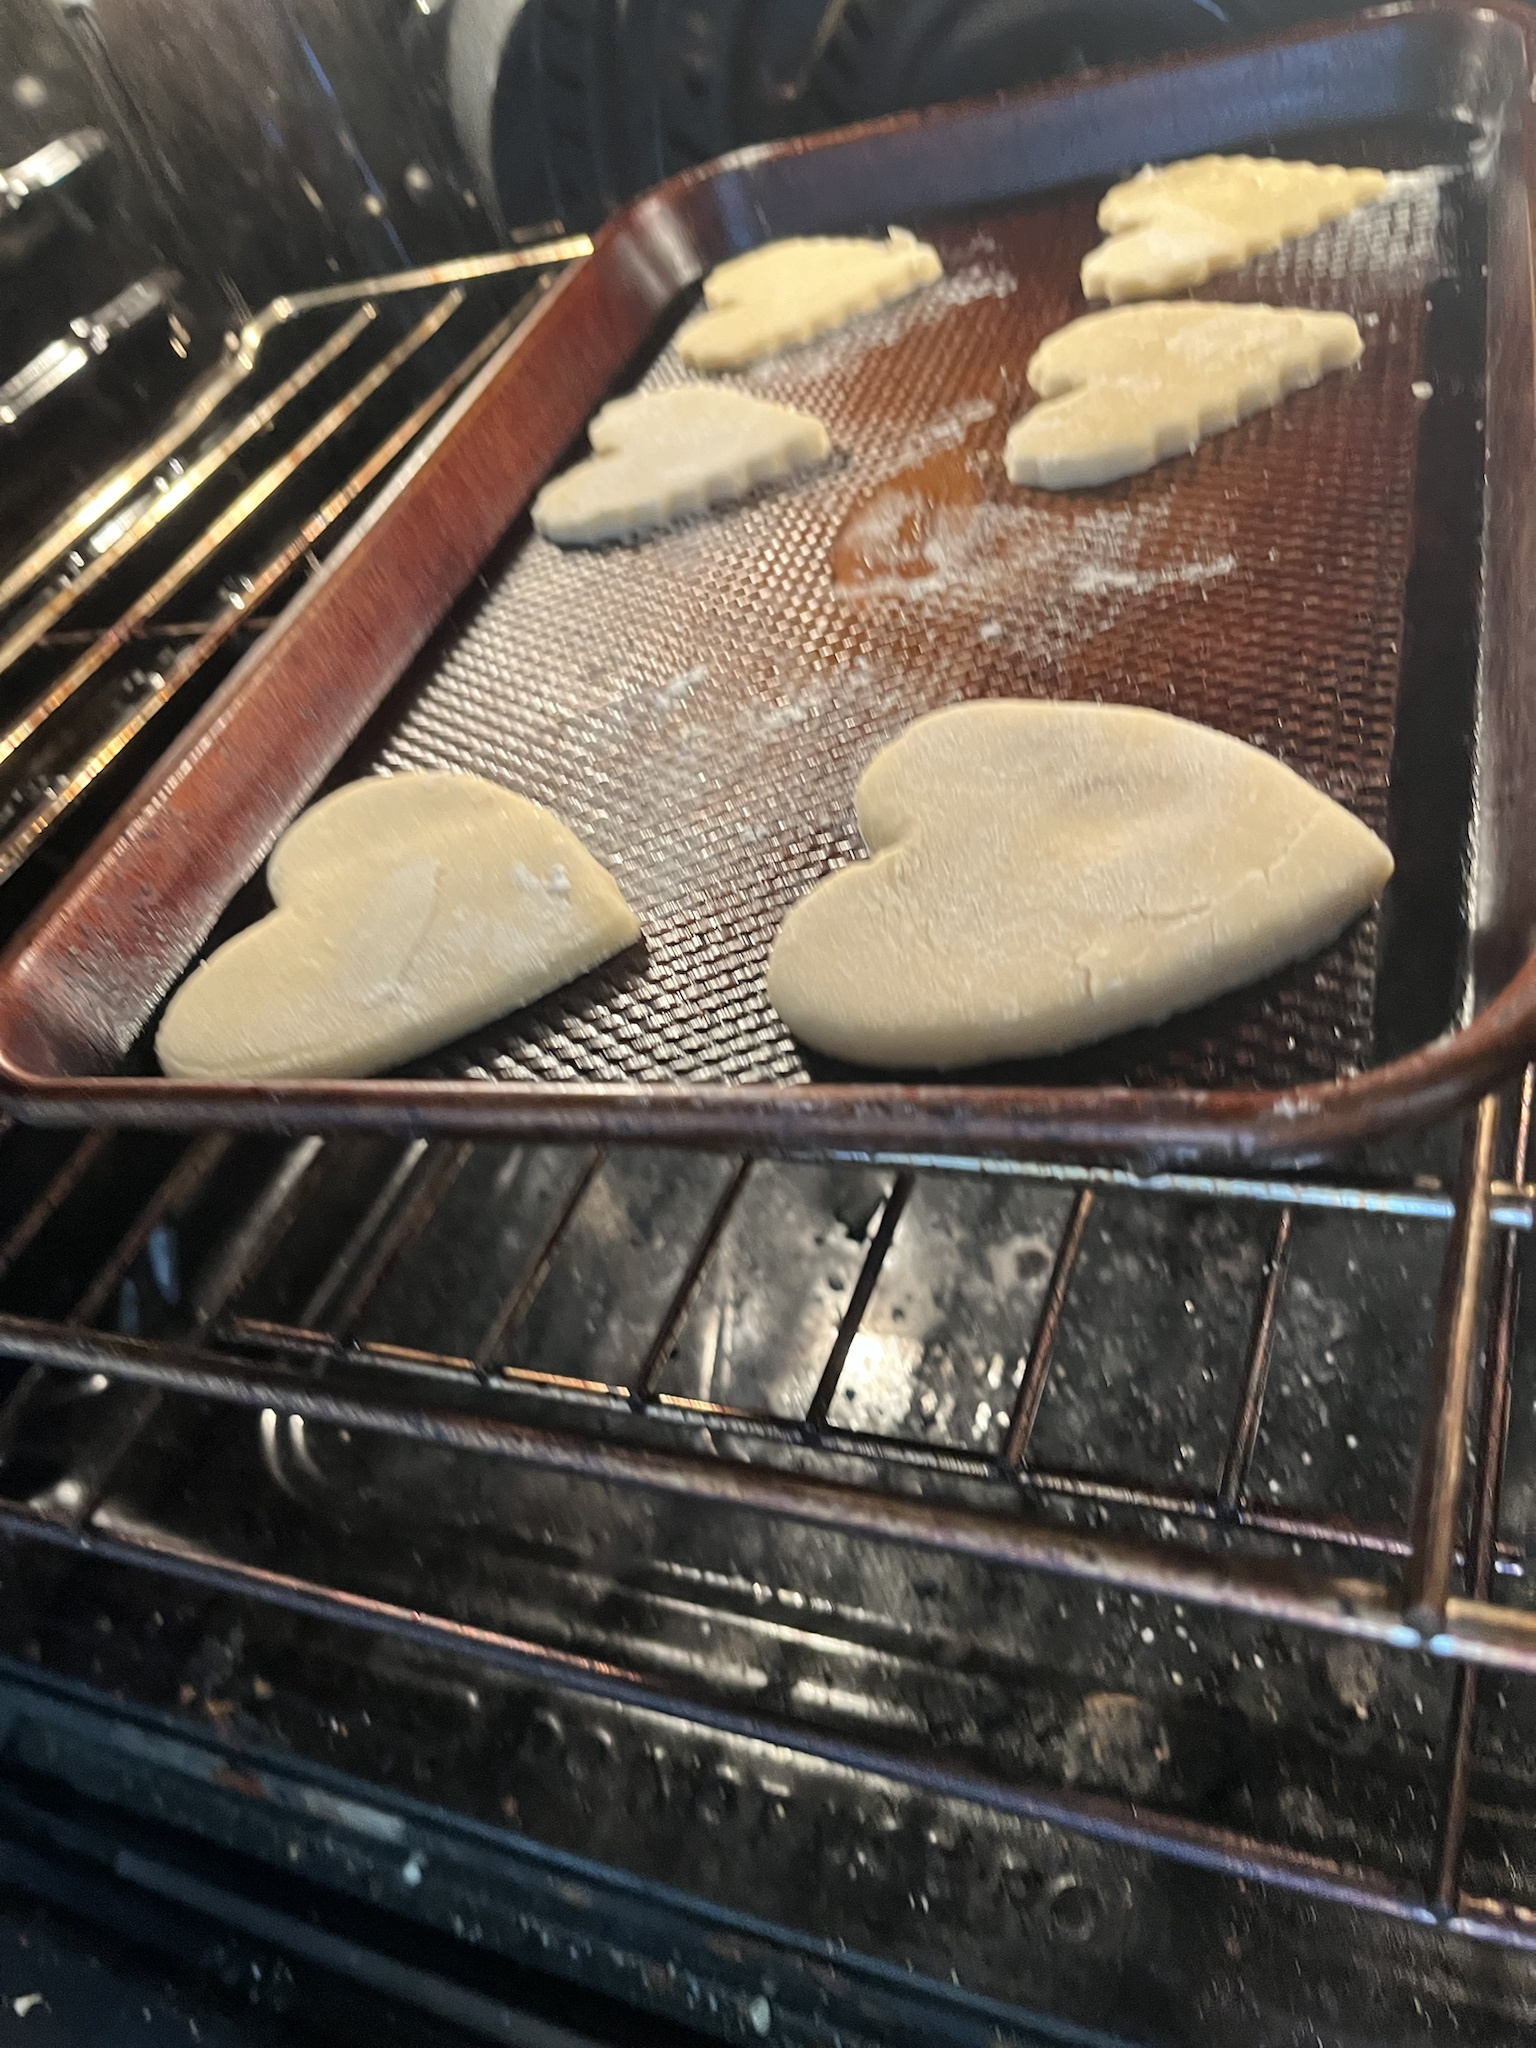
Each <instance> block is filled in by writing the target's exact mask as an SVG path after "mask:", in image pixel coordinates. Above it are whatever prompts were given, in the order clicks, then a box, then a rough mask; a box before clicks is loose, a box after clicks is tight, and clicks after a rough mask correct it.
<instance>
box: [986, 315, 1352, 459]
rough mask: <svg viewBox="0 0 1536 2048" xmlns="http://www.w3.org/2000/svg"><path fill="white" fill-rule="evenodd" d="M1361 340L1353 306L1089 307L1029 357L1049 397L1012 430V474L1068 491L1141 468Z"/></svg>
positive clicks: (1331, 365)
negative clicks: (1347, 309) (1336, 309)
mask: <svg viewBox="0 0 1536 2048" xmlns="http://www.w3.org/2000/svg"><path fill="white" fill-rule="evenodd" d="M1361 347H1362V344H1361V340H1360V330H1359V329H1358V328H1357V327H1356V325H1355V323H1354V321H1353V320H1352V319H1351V318H1350V317H1349V315H1348V314H1347V313H1302V312H1294V311H1291V310H1290V309H1288V308H1284V307H1275V306H1226V305H1215V304H1205V303H1203V302H1202V303H1191V302H1188V301H1186V302H1183V303H1181V304H1178V305H1163V304H1153V305H1146V306H1117V307H1116V308H1114V310H1113V311H1111V312H1107V313H1085V314H1084V315H1083V317H1082V319H1080V320H1073V321H1071V322H1070V323H1069V324H1068V325H1067V326H1065V327H1062V328H1058V330H1057V331H1056V333H1055V334H1053V335H1051V336H1050V338H1049V339H1048V340H1046V341H1043V342H1042V343H1041V344H1040V346H1039V348H1037V349H1036V350H1035V353H1034V355H1033V356H1032V357H1031V358H1030V362H1029V370H1028V373H1027V374H1028V377H1029V381H1030V383H1031V385H1032V386H1033V387H1034V389H1035V390H1036V391H1037V392H1039V394H1040V397H1041V400H1042V401H1043V402H1042V403H1041V404H1039V405H1036V406H1034V407H1032V408H1031V409H1030V411H1028V412H1027V413H1025V414H1024V416H1023V418H1022V419H1020V420H1017V421H1016V422H1015V423H1014V426H1013V427H1012V429H1011V430H1010V432H1009V435H1008V441H1007V445H1006V447H1005V449H1004V451H1003V460H1004V463H1005V466H1006V468H1007V471H1008V477H1009V481H1010V482H1011V483H1016V484H1034V485H1037V486H1038V487H1040V488H1041V489H1043V490H1047V491H1070V490H1077V489H1079V488H1080V487H1081V486H1083V485H1086V484H1107V483H1112V482H1113V481H1114V480H1115V479H1116V478H1117V477H1122V476H1134V475H1136V474H1137V472H1138V471H1140V470H1143V469H1150V468H1151V467H1152V466H1153V464H1154V463H1157V462H1162V461H1164V460H1165V459H1166V458H1167V457H1168V456H1170V455H1188V454H1190V453H1192V452H1193V450H1194V449H1195V448H1196V447H1198V446H1199V444H1200V442H1201V441H1205V440H1209V439H1210V437H1211V435H1213V434H1221V433H1225V432H1226V430H1227V428H1228V427H1235V426H1236V425H1237V423H1238V421H1239V420H1244V419H1247V418H1248V416H1249V415H1250V414H1251V413H1256V412H1262V411H1263V410H1264V409H1265V407H1266V406H1271V405H1275V404H1278V402H1279V401H1280V399H1282V398H1283V397H1284V396H1285V395H1286V393H1287V392H1290V391H1301V390H1304V389H1306V387H1307V386H1309V385H1312V384H1316V383H1318V382H1319V381H1320V380H1321V379H1322V378H1323V377H1324V376H1326V375H1327V373H1328V372H1329V371H1330V370H1342V369H1345V368H1347V367H1348V365H1349V364H1351V363H1354V362H1358V361H1359V358H1360V354H1361Z"/></svg>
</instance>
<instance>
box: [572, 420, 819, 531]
mask: <svg viewBox="0 0 1536 2048" xmlns="http://www.w3.org/2000/svg"><path fill="white" fill-rule="evenodd" d="M587 435H588V439H589V440H590V441H591V443H592V453H591V454H590V455H589V456H588V457H587V459H586V461H585V462H578V463H576V464H575V465H574V467H573V468H571V469H568V470H566V471H565V472H564V474H563V475H561V476H557V477H555V478H553V479H552V481H551V482H549V483H547V484H546V485H545V486H544V488H543V490H542V491H540V493H539V495H538V496H537V497H536V498H535V499H534V501H533V523H534V525H535V527H537V529H538V531H539V532H540V533H542V534H543V535H544V537H545V538H546V540H553V541H559V542H560V543H561V544H562V545H563V546H567V547H590V546H592V545H595V544H596V543H597V542H598V541H605V540H634V539H637V538H638V537H639V536H640V535H641V534H645V533H651V532H653V531H654V530H655V529H656V528H657V527H659V526H670V525H671V524H672V522H673V520H675V519H683V518H685V517H686V516H687V515H688V514H689V513H690V512H704V511H707V510H708V508H709V507H710V506H711V505H724V504H729V503H731V502H732V501H733V500H734V499H737V498H744V497H745V496H746V495H747V493H748V491H751V490H754V489H756V487H757V486H758V485H759V484H765V483H774V482H777V481H778V480H779V479H780V478H781V477H787V476H794V475H795V474H796V473H797V472H798V471H800V470H802V469H809V468H811V467H813V466H814V465H815V464H816V463H818V462H824V461H825V460H826V458H827V456H828V455H830V454H831V452H832V443H831V442H830V441H829V440H828V438H827V430H826V428H825V427H824V426H823V425H822V424H821V421H820V420H818V419H815V418H813V417H812V415H811V414H810V413H808V412H796V411H795V409H794V407H793V406H789V405H773V404H771V403H770V402H769V401H768V400H767V399H766V398H752V397H750V396H748V394H747V393H746V392H744V391H729V390H722V389H721V388H720V387H719V386H718V385H713V384H679V385H676V386H674V387H673V389H672V390H670V391H647V392H641V393H639V394H637V395H636V396H635V397H633V398H615V399H614V400H613V401H612V402H611V403H610V404H608V405H605V406H604V407H603V409H602V411H601V412H599V413H597V414H595V415H594V417H593V420H592V424H591V426H590V427H589V428H588V430H587Z"/></svg>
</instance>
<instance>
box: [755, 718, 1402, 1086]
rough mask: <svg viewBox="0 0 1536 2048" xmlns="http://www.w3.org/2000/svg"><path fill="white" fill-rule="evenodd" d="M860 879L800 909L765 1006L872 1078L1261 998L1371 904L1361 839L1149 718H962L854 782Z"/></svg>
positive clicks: (1378, 862) (1255, 766)
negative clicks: (1251, 986)
mask: <svg viewBox="0 0 1536 2048" xmlns="http://www.w3.org/2000/svg"><path fill="white" fill-rule="evenodd" d="M857 809H858V818H859V826H860V829H861V830H862V831H863V834H864V837H865V840H866V841H867V842H868V845H869V849H870V855H871V858H870V859H869V860H867V861H859V862H856V863H855V864H854V865H853V866H851V867H845V868H841V869H839V870H838V871H837V873H835V874H833V875H830V876H828V878H827V879H826V880H825V881H824V882H821V883H820V884H818V886H817V887H816V888H814V889H813V890H812V891H811V892H810V894H809V895H808V896H806V897H804V898H803V899H802V900H801V901H800V902H799V903H797V904H796V905H795V907H794V909H793V910H791V911H790V913H789V915H788V917H787V918H786V919H785V920H784V924H783V927H782V929H781V930H780V932H779V936H778V938H777V940H776V941H775V943H774V947H773V952H772V954H771V956H770V958H769V962H768V999H769V1001H770V1002H771V1003H772V1004H773V1006H774V1008H775V1009H776V1010H777V1011H778V1012H779V1015H780V1016H781V1017H782V1018H783V1019H784V1021H785V1023H786V1024H787V1025H788V1026H789V1028H790V1030H791V1031H793V1032H794V1033H795V1034H796V1036H797V1037H799V1038H802V1039H804V1040H805V1042H806V1043H807V1044H808V1045H812V1046H814V1047H816V1048H817V1050H818V1051H821V1052H825V1053H831V1054H832V1055H834V1056H835V1057H836V1058H839V1059H845V1060H854V1061H858V1062H859V1063H861V1064H863V1065H866V1066H876V1067H960V1066H970V1065H974V1064H975V1063H976V1062H978V1061H982V1060H996V1059H1015V1058H1030V1057H1033V1056H1035V1055H1037V1054H1045V1053H1054V1052H1063V1051H1065V1050H1067V1049H1068V1048H1069V1047H1072V1046H1076V1045H1086V1044H1089V1043H1091V1042H1093V1041H1094V1040H1096V1039H1101V1038H1109V1037H1112V1036H1113V1035H1114V1034H1115V1033H1116V1032H1120V1031H1128V1030H1130V1029H1131V1028H1132V1027H1133V1026H1136V1025H1142V1024H1155V1023H1159V1022H1161V1020H1162V1019H1163V1018H1165V1017H1169V1016H1171V1015H1172V1014H1173V1013H1174V1012H1175V1011H1177V1010H1185V1009H1190V1008H1193V1007H1194V1005H1196V1004H1197V1003H1203V1002H1207V1001H1208V1000H1209V999H1210V998H1211V997H1212V996H1217V995H1220V994H1222V993H1223V992H1224V991H1225V990H1227V989H1233V988H1238V987H1241V986H1242V985H1243V984H1244V983H1245V982H1250V981H1256V980H1258V979H1259V978H1260V977H1261V976H1263V975H1266V974H1269V973H1271V972H1273V971H1274V969H1276V968H1277V967H1281V966H1283V965H1284V964H1285V963H1286V962H1287V961H1289V960H1296V959H1300V958H1301V957H1302V956H1303V955H1305V954H1307V953H1311V952H1314V951H1315V950H1316V949H1317V948H1318V947H1319V946H1322V945H1324V944H1325V943H1326V942H1327V941H1328V940H1330V939H1333V938H1335V937H1337V935H1338V934H1339V933H1340V932H1341V931H1342V930H1343V929H1344V927H1345V926H1346V925H1347V924H1349V923H1350V922H1351V921H1352V920H1353V919H1354V918H1356V917H1358V916H1359V914H1360V913H1361V912H1362V911H1363V910H1365V909H1366V908H1367V907H1368V906H1369V905H1370V904H1371V903H1372V902H1374V900H1375V898H1376V897H1377V896H1378V895H1379V894H1380V893H1381V890H1382V889H1383V888H1384V887H1385V885H1386V882H1387V878H1388V877H1389V876H1390V874H1391V872H1392V856H1391V854H1390V853H1388V851H1387V849H1386V847H1385V846H1383V844H1382V843H1381V841H1380V840H1379V839H1378V838H1377V837H1376V835H1375V833H1374V832H1371V831H1369V830H1368V829H1367V828H1366V827H1365V826H1364V825H1362V824H1361V823H1360V822H1359V820H1358V819H1357V818H1353V817H1351V816H1350V814H1349V812H1348V811H1346V810H1344V809H1342V808H1341V806H1340V805H1338V804H1336V803H1334V802H1332V801H1331V800H1330V799H1329V798H1328V797H1325V796H1321V795H1319V793H1318V792H1317V791H1316V790H1315V789H1313V788H1311V787H1310V786H1309V785H1308V784H1307V783H1305V782H1303V781H1302V779H1301V777H1300V776H1299V775H1295V774H1293V773H1292V772H1291V770H1290V769H1289V768H1285V767H1282V766H1281V764H1280V763H1279V762H1278V761H1275V760H1272V759H1271V758H1270V756H1269V755H1268V754H1264V753H1261V752H1260V751H1259V749H1258V748H1257V747H1250V746H1245V745H1244V744H1243V742H1242V741H1241V740H1234V739H1228V738H1226V737H1225V736H1224V735H1223V734H1221V733H1216V732H1211V731H1210V730H1209V729H1208V728H1207V727H1205V726H1201V725H1192V724H1189V723H1188V722H1187V721H1186V720H1184V719H1180V718H1170V717H1169V716H1167V715H1166V714H1165V713H1163V712H1160V711H1137V710H1132V709H1128V708H1125V707H1120V706H1111V705H1090V704H1044V703H985V704H964V705H960V706H957V707H956V708H954V709H952V710H949V711H937V712H934V713H932V714H931V715H930V716H928V717H926V718H920V719H919V720H918V721H917V722H916V724H915V725H912V726H910V727H908V729H907V731H906V732H904V733H903V734H902V735H901V737H900V738H899V739H898V740H896V741H894V742H893V743H892V744H891V745H890V746H888V747H886V748H884V749H883V750H882V751H881V752H880V753H879V754H877V755H876V757H875V759H874V760H873V761H872V762H871V763H870V765H869V767H868V768H867V769H866V770H865V772H864V775H863V777H862V779H861V780H860V783H859V787H858V795H857Z"/></svg>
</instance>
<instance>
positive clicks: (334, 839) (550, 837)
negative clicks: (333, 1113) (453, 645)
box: [155, 774, 640, 1080]
mask: <svg viewBox="0 0 1536 2048" xmlns="http://www.w3.org/2000/svg"><path fill="white" fill-rule="evenodd" d="M267 882H268V886H269V887H270V889H271V892H272V899H273V901H274V903H275V904H276V905H277V908H276V909H275V910H274V911H273V912H272V913H271V915H270V916H268V917H264V918H263V919H262V920H261V922H260V923H259V924H254V925H251V926H250V927H249V928H248V929H247V930H245V931H243V932H239V933H237V934H236V936H235V937H234V938H232V939H230V940H228V941H227V942H226V943H225V944H224V945H222V946H220V947H219V949H218V950H217V952H215V953H214V954H213V955H212V956H211V958H209V959H208V960H206V961H205V962H204V963H203V965H202V966H201V967H199V968H198V969H197V970H196V971H195V973H193V974H191V975H190V976H189V977H188V978H187V980H186V981H184V982H183V983H182V985H181V987H180V988H179V989H178V990H177V992H176V994H175V995H174V996H173V997H172V998H171V1002H170V1006H169V1008H168V1009H167V1010H166V1013H165V1016H164V1018H163V1020H162V1022H161V1025H160V1030H159V1034H158V1036H157V1037H156V1039H155V1051H156V1053H157V1054H158V1055H159V1059H160V1064H161V1066H162V1067H163V1068H164V1069H165V1071H166V1073H168V1074H171V1075H174V1076H176V1077H178V1078H180V1079H186V1080H243V1079H251V1080H257V1079H259V1080H293V1079H302V1078H304V1077H306V1076H309V1077H321V1076H323V1077H327V1078H332V1079H346V1078H348V1077H349V1076H354V1075H359V1074H377V1073H379V1072H381V1071H383V1070H384V1069H386V1068H389V1067H396V1066H399V1065H400V1064H401V1063H402V1062H403V1061H405V1060H409V1059H414V1058H416V1057H417V1055H418V1054H420V1053H424V1052H430V1051H431V1050H432V1048H433V1047H434V1046H438V1045H446V1044H447V1043H448V1042H449V1041H450V1040H451V1039H455V1038H458V1037H461V1036H462V1035H463V1033H464V1032H466V1031H474V1030H476V1029H478V1027H479V1026H480V1025H482V1024H488V1023H490V1021H491V1020H492V1018H494V1017H500V1016H503V1015H505V1013H506V1012H507V1011H509V1010H516V1009H520V1008H521V1007H522V1006H523V1005H524V1004H525V1003H531V1002H533V1001H535V1000H536V999H537V998H538V997H539V996H542V995H547V994H548V993H549V991H550V990H551V989H555V988H559V987H560V986H561V985H562V984H563V983H565V982H567V981H572V980H574V979H575V977H576V976H577V975H578V974H585V973H586V972H587V970H588V969H589V968H592V967H596V966H597V965H598V963H599V962H600V961H602V960H606V959H608V958H609V956H610V955H611V954H614V953H617V952H620V951H621V950H622V949H623V948H624V947H625V946H628V945H631V944H632V943H633V942H634V940H636V939H637V938H638V937H639V936H640V925H639V921H638V919H637V918H636V917H635V914H634V912H633V911H632V910H631V909H630V907H629V905H628V904H627V903H626V902H625V901H624V898H623V897H622V896H621V895H620V893H619V890H618V886H617V884H616V883H615V882H614V880H613V878H612V876H611V875H609V874H608V873H607V871H606V870H605V869H604V868H602V867H600V866H599V865H598V863H597V862H596V861H595V860H594V859H593V858H592V856H591V854H590V853H588V852H587V850H586V848H585V847H584V846H583V845H582V844H581V841H580V840H579V839H578V838H577V837H576V835H575V833H574V832H572V831H570V830H569V829H568V827H566V826H565V825H562V824H561V822H560V820H559V819H558V818H556V817H553V816H552V815H551V814H550V813H549V812H548V811H546V810H544V809H543V808H542V807H541V806H540V805H538V804H535V803H530V802H529V801H528V799H527V798H526V797H520V796H514V795H512V793H511V792H510V791H509V790H505V789H500V788H498V787H497V785H496V784H495V783H492V782H484V781H482V780H481V779H480V778H479V777H478V776H474V775H439V774H423V775H390V776H369V777H367V778H365V779H364V780H363V781H361V782H352V783H348V784H347V785H346V787H345V788H343V789H339V790H337V791H336V792H335V793H334V795H332V796H328V797H326V798H325V799H324V800H323V801H322V802H320V803H318V804H316V805H315V807H314V808H313V809H312V810H309V811H306V812H305V813H304V815H303V816H302V817H301V818H300V819H299V820H298V821H297V823H295V824H293V825H291V826H290V827H289V829H288V830H287V831H286V832H285V833H284V834H283V836H282V838H281V839H280V840H279V841H278V843H277V845H276V847H275V848H274V849H273V852H272V858H271V860H270V861H269V862H268V864H267Z"/></svg>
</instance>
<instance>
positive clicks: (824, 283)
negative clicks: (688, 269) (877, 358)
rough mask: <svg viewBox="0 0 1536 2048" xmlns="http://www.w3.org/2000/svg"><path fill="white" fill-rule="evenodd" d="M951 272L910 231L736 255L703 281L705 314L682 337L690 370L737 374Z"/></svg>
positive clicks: (830, 238) (816, 238)
mask: <svg viewBox="0 0 1536 2048" xmlns="http://www.w3.org/2000/svg"><path fill="white" fill-rule="evenodd" d="M943 275H944V266H943V264H942V263H941V262H940V261H939V256H938V252H937V250H935V249H931V248H930V247H929V246H928V244H927V243H926V242H920V241H919V240H918V239H917V237H916V235H914V234H911V233H909V232H908V230H907V229H906V228H892V229H891V230H890V231H889V233H888V235H887V237H886V239H885V240H884V241H883V242H877V241H865V240H862V239H860V238H859V237H857V236H853V235H806V236H801V237H797V238H796V239H795V240H793V241H788V242H768V243H766V244H765V245H764V246H763V247H762V248H761V249H750V250H748V252H747V254H746V255H745V256H733V257H732V258H731V260H730V262H729V263H722V264H721V265H720V267H719V269H718V270H713V271H711V272H710V274H709V276H708V277H707V278H706V279H705V281H704V305H705V311H704V312H702V313H700V314H699V316H698V317H697V319H694V320H690V321H689V323H688V325H687V326H686V327H685V328H683V330H682V332H681V333H680V334H679V335H678V337H677V352H678V354H679V355H680V356H681V357H682V359H683V361H684V362H685V363H686V364H687V365H688V367H689V369H691V370H737V369H740V368H741V367H742V365H743V364H744V363H755V362H756V361H757V360H758V359H759V357H761V356H771V355H777V354H778V352H779V350H780V349H783V348H789V347H790V346H791V345H792V344H793V343H795V342H798V341H810V340H811V339H812V338H813V336H815V335H818V334H827V333H829V332H830V331H831V330H832V329H833V328H834V327H841V326H843V325H844V324H845V323H846V322H847V321H849V320H852V319H853V318H854V317H855V316H856V315H857V314H859V313H871V312H873V311H874V309H875V308H876V307H877V306H885V305H889V303H890V302H891V300H892V299H903V298H905V297H906V295H907V293H908V292H913V291H916V290H917V288H918V286H919V285H924V284H932V283H933V282H934V280H935V279H936V278H940V277H942V276H943Z"/></svg>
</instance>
